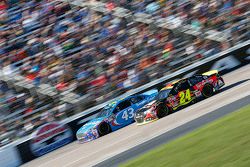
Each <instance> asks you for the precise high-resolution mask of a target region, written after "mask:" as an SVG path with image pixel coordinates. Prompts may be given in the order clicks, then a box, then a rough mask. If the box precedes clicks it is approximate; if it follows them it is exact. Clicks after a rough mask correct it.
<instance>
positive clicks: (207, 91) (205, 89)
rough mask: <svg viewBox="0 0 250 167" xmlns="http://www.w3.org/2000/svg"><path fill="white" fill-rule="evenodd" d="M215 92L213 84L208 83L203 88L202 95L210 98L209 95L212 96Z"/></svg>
mask: <svg viewBox="0 0 250 167" xmlns="http://www.w3.org/2000/svg"><path fill="white" fill-rule="evenodd" d="M213 94H214V88H213V86H212V85H210V84H206V85H205V86H204V87H203V89H202V95H203V96H204V97H205V98H208V97H211V96H213Z"/></svg>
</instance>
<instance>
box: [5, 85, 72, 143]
mask: <svg viewBox="0 0 250 167" xmlns="http://www.w3.org/2000/svg"><path fill="white" fill-rule="evenodd" d="M72 114H73V113H71V109H70V108H68V107H67V106H65V105H64V104H57V103H54V101H53V100H51V99H49V98H38V97H37V96H36V95H31V94H30V92H29V91H25V90H19V91H17V90H16V89H15V88H12V87H9V86H8V85H7V84H6V83H5V82H2V81H0V146H2V145H5V144H7V143H10V142H11V141H13V140H15V139H19V138H21V137H24V136H27V135H28V134H31V133H32V132H33V131H34V130H35V129H36V128H37V127H39V126H41V125H43V124H45V123H48V122H51V121H60V120H63V119H65V118H67V117H68V116H71V115H72Z"/></svg>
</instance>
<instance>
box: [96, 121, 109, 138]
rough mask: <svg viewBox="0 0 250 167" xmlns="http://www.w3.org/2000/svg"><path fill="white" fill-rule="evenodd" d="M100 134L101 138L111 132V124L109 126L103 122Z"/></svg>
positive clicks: (99, 127)
mask: <svg viewBox="0 0 250 167" xmlns="http://www.w3.org/2000/svg"><path fill="white" fill-rule="evenodd" d="M98 132H99V135H100V136H104V135H106V134H109V133H110V132H111V128H110V126H109V124H107V123H106V122H103V123H101V124H100V125H99V126H98Z"/></svg>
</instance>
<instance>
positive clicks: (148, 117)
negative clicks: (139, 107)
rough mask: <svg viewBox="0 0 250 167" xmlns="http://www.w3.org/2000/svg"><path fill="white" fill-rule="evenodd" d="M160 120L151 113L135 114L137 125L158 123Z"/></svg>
mask: <svg viewBox="0 0 250 167" xmlns="http://www.w3.org/2000/svg"><path fill="white" fill-rule="evenodd" d="M157 119H158V118H157V116H156V115H155V114H154V113H152V112H151V111H148V112H145V113H144V112H139V113H136V114H135V121H136V123H137V125H145V124H147V123H150V122H154V121H156V120H157Z"/></svg>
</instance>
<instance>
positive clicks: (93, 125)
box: [76, 89, 158, 143]
mask: <svg viewBox="0 0 250 167" xmlns="http://www.w3.org/2000/svg"><path fill="white" fill-rule="evenodd" d="M157 95H158V90H156V89H153V90H150V91H148V92H145V93H143V94H139V95H134V96H129V97H126V98H124V99H120V100H116V101H113V102H111V103H109V104H108V105H106V106H105V107H103V109H102V110H101V111H100V113H98V114H97V117H96V118H94V119H93V120H90V121H89V122H87V123H86V124H84V125H83V126H82V127H81V128H80V129H79V130H78V131H77V133H76V138H77V140H78V141H80V142H82V143H84V142H88V141H91V140H94V139H96V138H98V137H100V136H104V135H106V134H108V133H110V132H112V131H116V130H118V129H120V128H122V127H124V126H127V125H129V124H131V123H133V122H134V114H135V112H136V110H138V109H140V108H141V107H143V106H144V105H145V104H147V103H149V102H151V101H153V100H154V99H155V97H156V96H157Z"/></svg>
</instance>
